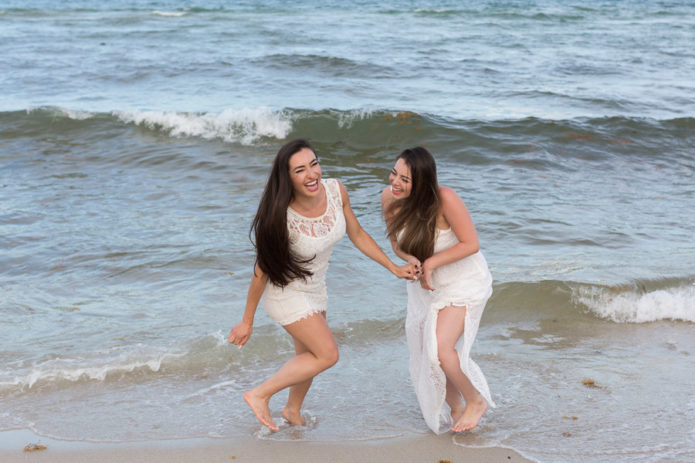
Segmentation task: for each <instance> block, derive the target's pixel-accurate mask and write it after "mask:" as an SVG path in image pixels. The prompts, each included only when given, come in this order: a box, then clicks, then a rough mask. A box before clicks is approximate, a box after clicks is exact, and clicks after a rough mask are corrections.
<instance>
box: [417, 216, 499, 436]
mask: <svg viewBox="0 0 695 463" xmlns="http://www.w3.org/2000/svg"><path fill="white" fill-rule="evenodd" d="M458 242H459V241H458V238H456V234H455V233H454V232H453V230H451V228H449V229H447V230H438V231H437V236H436V238H435V244H434V252H435V253H438V252H441V251H444V250H445V249H448V248H450V247H452V246H454V245H455V244H456V243H458ZM431 283H432V287H433V288H435V290H434V291H429V290H425V289H422V287H421V286H420V282H419V281H409V282H408V283H407V288H408V314H407V317H406V322H405V330H406V337H407V339H408V348H409V349H410V378H411V380H412V382H413V386H414V387H415V393H416V395H417V398H418V402H419V403H420V409H421V410H422V415H423V416H424V418H425V422H426V423H427V425H428V426H429V427H430V429H432V431H434V432H435V433H437V434H441V433H443V432H446V431H448V430H449V429H451V426H452V425H453V423H452V420H451V409H450V408H449V405H448V404H447V403H446V401H445V397H446V375H445V374H444V371H443V370H442V368H441V366H440V364H439V356H438V354H437V334H436V328H437V315H438V313H439V311H440V310H441V309H443V308H445V307H449V306H451V305H454V306H465V307H466V320H465V323H466V325H465V329H464V332H463V334H462V335H461V338H460V339H459V340H458V342H457V343H456V351H457V352H458V356H459V360H460V363H461V370H462V371H463V372H464V373H465V375H466V376H467V377H468V379H469V380H470V381H471V383H473V386H475V388H476V389H477V390H478V391H479V392H480V394H481V395H482V396H483V397H484V398H485V400H486V401H487V403H488V405H489V406H491V407H494V406H495V403H494V402H493V401H492V398H491V397H490V389H489V388H488V385H487V381H486V380H485V376H484V375H483V372H482V371H481V370H480V367H478V365H477V364H476V363H475V362H474V361H473V360H471V358H470V352H471V347H472V346H473V341H474V340H475V336H476V334H477V332H478V325H479V324H480V318H481V317H482V315H483V310H484V309H485V303H486V302H487V300H488V298H489V297H490V295H492V275H491V274H490V271H489V270H488V266H487V261H486V260H485V257H484V256H483V254H482V253H481V252H476V253H475V254H473V255H471V256H468V257H466V258H465V259H461V260H458V261H456V262H452V263H450V264H447V265H443V266H441V267H439V268H437V269H435V270H434V271H433V272H432V278H431Z"/></svg>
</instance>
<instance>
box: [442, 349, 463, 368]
mask: <svg viewBox="0 0 695 463" xmlns="http://www.w3.org/2000/svg"><path fill="white" fill-rule="evenodd" d="M437 347H438V350H437V357H438V358H439V363H440V364H441V365H442V366H443V367H446V366H448V365H452V364H454V363H455V364H458V360H459V357H458V353H457V352H456V349H454V347H453V346H449V345H439V346H437Z"/></svg>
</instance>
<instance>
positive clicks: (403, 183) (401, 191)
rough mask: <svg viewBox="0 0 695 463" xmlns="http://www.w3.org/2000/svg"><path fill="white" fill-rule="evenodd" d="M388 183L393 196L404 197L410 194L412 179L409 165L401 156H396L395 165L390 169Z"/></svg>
mask: <svg viewBox="0 0 695 463" xmlns="http://www.w3.org/2000/svg"><path fill="white" fill-rule="evenodd" d="M389 183H390V184H391V193H393V196H394V198H396V199H404V198H407V197H408V196H410V193H411V191H412V190H413V180H412V175H411V172H410V166H409V165H408V164H406V162H405V160H404V159H403V158H398V161H396V165H395V166H393V169H391V174H390V175H389Z"/></svg>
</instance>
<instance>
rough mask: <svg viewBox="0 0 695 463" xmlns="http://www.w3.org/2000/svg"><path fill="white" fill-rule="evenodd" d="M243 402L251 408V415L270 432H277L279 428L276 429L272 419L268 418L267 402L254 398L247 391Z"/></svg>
mask: <svg viewBox="0 0 695 463" xmlns="http://www.w3.org/2000/svg"><path fill="white" fill-rule="evenodd" d="M244 402H246V403H247V404H248V406H249V407H251V410H252V411H253V414H254V415H256V418H257V419H258V421H260V422H261V424H262V425H263V426H265V427H267V428H268V429H270V430H271V431H279V430H280V428H278V427H277V425H276V424H275V422H274V421H273V417H272V416H270V408H268V402H269V400H264V399H262V398H260V397H257V396H255V395H254V394H253V393H252V392H251V391H247V392H246V393H245V394H244Z"/></svg>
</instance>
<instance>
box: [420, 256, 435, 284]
mask: <svg viewBox="0 0 695 463" xmlns="http://www.w3.org/2000/svg"><path fill="white" fill-rule="evenodd" d="M428 264H429V262H428V261H425V262H423V264H422V276H421V277H420V286H422V289H427V290H429V291H434V288H433V287H432V283H431V281H432V271H433V270H434V269H433V268H432V267H431V266H430V265H428Z"/></svg>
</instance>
